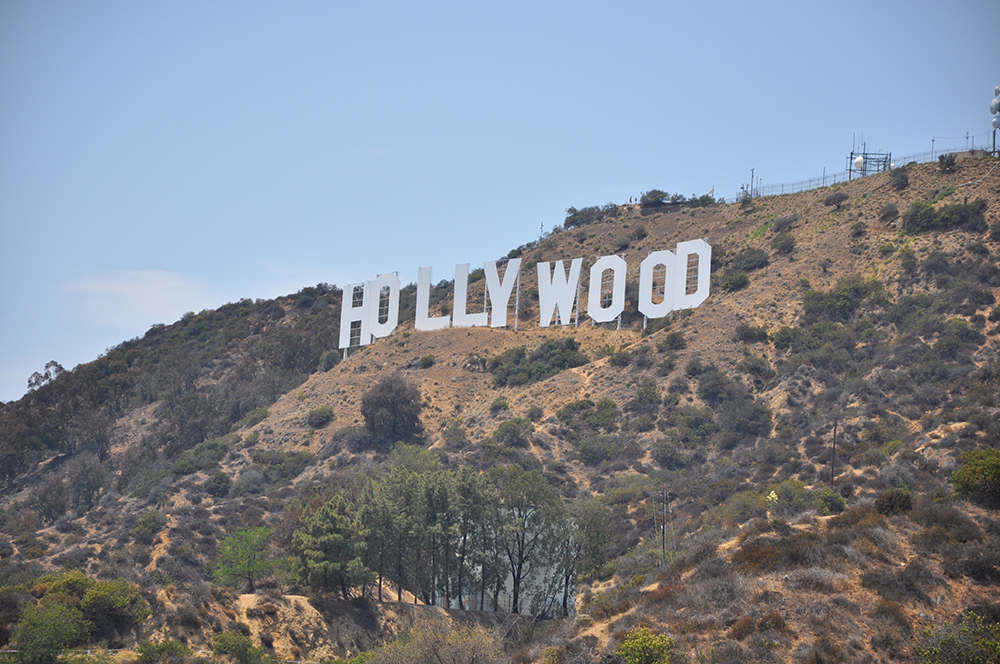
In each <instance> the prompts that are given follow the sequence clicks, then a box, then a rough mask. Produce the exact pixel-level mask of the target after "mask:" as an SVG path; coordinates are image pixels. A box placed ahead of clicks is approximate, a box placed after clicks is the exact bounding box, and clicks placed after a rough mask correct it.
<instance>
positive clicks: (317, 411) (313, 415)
mask: <svg viewBox="0 0 1000 664" xmlns="http://www.w3.org/2000/svg"><path fill="white" fill-rule="evenodd" d="M332 419H333V406H330V405H329V404H323V405H322V406H320V407H319V408H313V409H312V410H310V411H309V414H308V415H306V422H307V423H308V424H309V426H310V427H312V428H313V429H319V428H321V427H324V426H326V425H327V424H328V423H329V422H330V420H332Z"/></svg>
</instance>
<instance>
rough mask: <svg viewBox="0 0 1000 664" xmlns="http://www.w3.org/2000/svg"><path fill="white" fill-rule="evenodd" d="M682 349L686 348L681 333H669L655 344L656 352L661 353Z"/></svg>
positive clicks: (685, 342)
mask: <svg viewBox="0 0 1000 664" xmlns="http://www.w3.org/2000/svg"><path fill="white" fill-rule="evenodd" d="M683 348H687V341H685V339H684V333H683V332H671V333H670V334H668V335H666V336H665V337H663V339H661V340H660V342H659V343H658V344H656V350H658V351H660V352H661V353H666V352H668V351H672V350H681V349H683Z"/></svg>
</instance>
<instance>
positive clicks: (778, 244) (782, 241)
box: [771, 231, 795, 254]
mask: <svg viewBox="0 0 1000 664" xmlns="http://www.w3.org/2000/svg"><path fill="white" fill-rule="evenodd" d="M771 248H772V249H774V250H775V251H776V252H778V253H779V254H790V253H792V252H793V251H795V238H794V237H793V236H792V234H791V233H790V232H788V231H785V232H784V233H779V234H778V235H777V236H775V237H774V239H773V240H771Z"/></svg>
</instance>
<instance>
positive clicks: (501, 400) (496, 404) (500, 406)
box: [490, 397, 510, 416]
mask: <svg viewBox="0 0 1000 664" xmlns="http://www.w3.org/2000/svg"><path fill="white" fill-rule="evenodd" d="M505 410H510V404H509V403H508V402H507V398H506V397H497V398H496V399H494V400H493V403H491V404H490V415H493V416H496V415H497V414H499V413H501V412H503V411H505Z"/></svg>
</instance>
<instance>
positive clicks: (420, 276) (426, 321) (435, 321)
mask: <svg viewBox="0 0 1000 664" xmlns="http://www.w3.org/2000/svg"><path fill="white" fill-rule="evenodd" d="M430 299H431V268H429V267H422V268H420V269H419V270H417V319H416V321H415V322H414V324H413V327H414V328H416V329H418V330H421V331H423V332H430V331H431V330H445V329H447V328H448V326H449V325H451V316H435V317H434V318H431V317H429V316H428V315H427V307H428V306H429V304H430Z"/></svg>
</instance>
